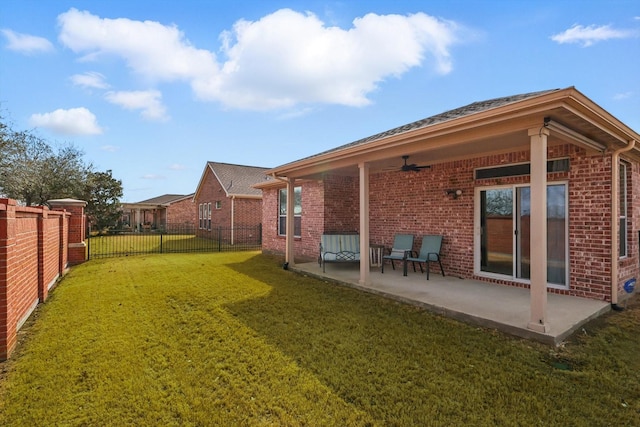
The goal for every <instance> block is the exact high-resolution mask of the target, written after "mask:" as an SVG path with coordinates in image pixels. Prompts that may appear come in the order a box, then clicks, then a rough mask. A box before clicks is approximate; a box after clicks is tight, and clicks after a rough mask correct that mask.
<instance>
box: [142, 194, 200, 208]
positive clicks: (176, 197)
mask: <svg viewBox="0 0 640 427" xmlns="http://www.w3.org/2000/svg"><path fill="white" fill-rule="evenodd" d="M189 197H193V193H191V194H186V195H184V194H164V195H162V196H158V197H152V198H151V199H147V200H141V201H139V202H137V203H140V204H155V205H167V204H169V205H170V204H171V203H175V202H179V201H181V200H184V199H187V198H189Z"/></svg>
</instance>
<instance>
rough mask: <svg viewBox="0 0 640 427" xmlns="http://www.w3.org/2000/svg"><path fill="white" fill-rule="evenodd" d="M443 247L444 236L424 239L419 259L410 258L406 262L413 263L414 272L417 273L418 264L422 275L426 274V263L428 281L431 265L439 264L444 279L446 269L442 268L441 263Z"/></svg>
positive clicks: (432, 236) (430, 236)
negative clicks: (432, 263) (423, 268)
mask: <svg viewBox="0 0 640 427" xmlns="http://www.w3.org/2000/svg"><path fill="white" fill-rule="evenodd" d="M441 247H442V236H435V235H427V236H424V237H423V238H422V245H421V246H420V253H419V254H418V256H417V257H412V256H408V257H407V259H406V260H405V262H411V264H412V265H413V271H416V262H417V263H418V265H419V266H420V273H424V271H423V270H422V264H423V263H424V264H425V266H426V268H427V280H429V263H430V262H437V263H438V264H440V271H441V272H442V277H444V268H442V262H441V261H440V248H441Z"/></svg>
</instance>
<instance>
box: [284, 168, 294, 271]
mask: <svg viewBox="0 0 640 427" xmlns="http://www.w3.org/2000/svg"><path fill="white" fill-rule="evenodd" d="M295 197H296V196H295V179H294V178H289V179H287V222H286V228H287V236H286V239H285V245H286V248H285V262H287V263H289V265H290V266H294V265H295V260H294V256H293V241H294V233H295V227H294V225H295V218H294V212H293V208H294V206H295V204H296V199H295Z"/></svg>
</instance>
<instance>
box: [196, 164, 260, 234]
mask: <svg viewBox="0 0 640 427" xmlns="http://www.w3.org/2000/svg"><path fill="white" fill-rule="evenodd" d="M267 169H268V168H263V167H256V166H242V165H234V164H229V163H218V162H207V164H206V166H205V168H204V171H203V172H202V177H201V178H200V182H199V183H198V187H197V189H196V192H195V194H194V197H193V200H194V206H195V212H196V222H197V235H198V236H200V237H205V238H217V237H218V235H217V233H218V230H219V229H220V228H224V229H235V230H238V229H239V228H241V227H259V226H260V225H261V223H262V192H261V191H260V190H258V189H256V188H253V185H254V184H257V183H262V182H265V181H268V180H269V177H268V176H267V175H266V174H265V171H266V170H267ZM229 238H230V239H231V240H232V242H231V243H233V240H235V239H236V238H237V236H236V237H234V235H233V234H232V235H231V237H229Z"/></svg>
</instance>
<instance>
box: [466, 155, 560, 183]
mask: <svg viewBox="0 0 640 427" xmlns="http://www.w3.org/2000/svg"><path fill="white" fill-rule="evenodd" d="M550 172H569V159H553V160H549V161H548V162H547V173H550ZM530 174H531V163H519V164H517V165H507V166H498V167H493V168H486V169H476V179H488V178H505V177H509V176H526V175H530Z"/></svg>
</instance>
